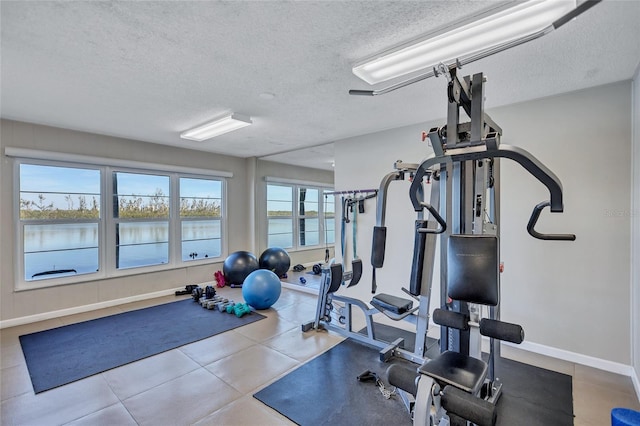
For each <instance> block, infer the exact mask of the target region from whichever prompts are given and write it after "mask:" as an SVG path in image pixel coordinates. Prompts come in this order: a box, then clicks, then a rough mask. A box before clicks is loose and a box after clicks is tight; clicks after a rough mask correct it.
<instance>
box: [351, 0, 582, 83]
mask: <svg viewBox="0 0 640 426" xmlns="http://www.w3.org/2000/svg"><path fill="white" fill-rule="evenodd" d="M575 7H576V0H530V1H527V2H524V3H523V2H516V3H515V4H513V5H509V6H508V7H507V8H506V9H500V10H499V11H496V12H495V13H491V12H489V13H491V14H489V15H487V14H486V13H485V14H482V15H481V16H480V17H478V18H477V19H474V20H473V21H471V22H470V21H469V20H467V21H466V22H464V23H461V24H460V25H456V26H455V27H454V28H451V27H448V28H445V29H444V30H442V31H437V32H434V33H431V34H428V35H426V36H424V37H421V38H419V39H417V40H414V41H412V42H410V43H408V44H404V45H400V46H398V47H396V48H394V49H391V50H388V51H385V52H383V53H381V54H379V55H376V56H375V57H373V58H370V59H369V60H367V61H365V62H363V63H360V64H358V65H356V66H354V67H353V73H354V74H355V75H356V76H358V77H359V78H361V79H362V80H364V81H366V82H367V83H369V84H372V85H373V84H377V83H381V82H383V81H387V80H391V79H394V78H397V77H401V76H404V75H407V74H412V73H414V72H417V71H422V70H425V69H430V68H433V67H435V66H437V65H439V64H440V63H444V64H446V65H449V64H452V63H454V62H455V61H456V59H464V58H465V57H469V56H472V55H476V54H478V53H480V52H484V51H487V50H489V49H492V48H495V47H496V46H500V45H503V44H506V43H509V42H513V41H514V40H518V39H521V38H523V37H527V36H529V35H531V34H534V33H536V32H539V31H542V30H544V29H546V28H547V27H549V26H550V25H551V24H552V23H553V22H554V21H555V20H556V19H558V18H560V17H562V16H563V15H565V14H566V13H568V12H570V11H572V10H573V9H575Z"/></svg>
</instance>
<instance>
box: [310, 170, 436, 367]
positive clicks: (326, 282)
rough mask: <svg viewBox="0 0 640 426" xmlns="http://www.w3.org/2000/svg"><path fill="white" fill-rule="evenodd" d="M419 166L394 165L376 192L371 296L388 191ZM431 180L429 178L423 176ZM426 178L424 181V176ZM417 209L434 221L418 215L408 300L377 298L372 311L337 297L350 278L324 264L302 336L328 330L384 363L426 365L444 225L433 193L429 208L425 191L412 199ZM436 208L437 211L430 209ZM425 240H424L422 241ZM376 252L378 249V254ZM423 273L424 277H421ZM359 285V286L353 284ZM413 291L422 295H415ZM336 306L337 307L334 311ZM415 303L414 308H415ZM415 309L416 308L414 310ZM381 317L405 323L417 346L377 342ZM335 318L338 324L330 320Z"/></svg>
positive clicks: (380, 260)
mask: <svg viewBox="0 0 640 426" xmlns="http://www.w3.org/2000/svg"><path fill="white" fill-rule="evenodd" d="M417 168H418V164H407V163H403V162H402V161H397V162H396V163H395V164H394V169H395V170H394V171H393V172H391V173H389V174H387V175H386V176H385V177H384V178H383V179H382V181H381V183H380V188H379V189H378V199H377V205H376V227H375V234H374V243H373V244H374V249H373V251H372V255H371V263H372V265H373V267H374V271H373V282H372V292H374V293H375V291H376V287H377V285H376V281H375V268H380V267H382V266H383V262H384V243H385V238H386V228H385V226H384V224H385V217H386V210H387V195H388V191H389V185H390V184H391V183H392V182H395V181H401V180H405V179H411V178H413V176H414V174H415V173H416V170H417ZM427 174H428V175H430V173H427ZM423 176H424V175H423ZM416 196H417V197H419V200H420V203H422V204H423V205H425V206H426V207H425V208H426V209H427V210H428V211H430V212H431V213H432V215H434V218H435V219H431V220H424V213H423V209H421V210H420V211H419V212H417V217H418V219H417V221H416V226H417V229H419V230H420V234H419V235H420V238H419V239H418V238H416V241H415V244H416V246H415V247H414V256H413V264H412V269H411V271H412V272H411V277H410V283H409V288H410V290H406V289H404V288H403V290H404V291H405V292H406V293H407V294H408V295H410V296H411V298H412V299H405V298H401V297H397V296H393V295H390V294H377V295H374V296H373V298H372V300H371V306H372V307H370V306H369V305H367V304H366V303H365V302H363V301H361V300H359V299H355V298H352V297H347V296H343V295H338V294H335V293H336V292H337V291H338V290H339V289H340V287H341V284H342V283H344V282H345V280H348V279H349V278H351V276H350V275H349V274H350V273H351V272H344V271H343V267H342V264H340V263H335V262H334V263H327V264H325V265H323V268H322V284H321V286H320V294H319V295H318V302H317V308H316V316H315V318H314V320H313V321H310V322H308V323H305V324H303V325H302V331H304V332H306V331H309V330H311V329H316V330H332V331H335V332H337V333H340V334H342V335H343V336H345V337H350V338H352V339H355V340H358V341H360V342H364V343H368V344H370V345H372V346H374V347H377V348H379V349H380V359H381V360H382V361H388V360H389V359H390V358H391V357H392V356H395V357H398V358H404V359H407V360H410V361H412V362H414V363H422V362H424V360H425V359H426V358H425V354H426V352H427V350H428V349H429V345H428V339H427V331H428V324H429V300H430V296H431V294H430V293H431V279H432V276H433V274H432V271H433V262H434V260H435V244H436V239H435V235H436V234H438V233H441V232H443V231H444V227H443V225H444V220H443V219H442V218H441V217H440V216H439V215H438V211H437V206H438V203H439V202H440V197H439V195H438V191H437V189H435V190H432V191H431V197H430V203H427V202H425V201H424V191H423V190H422V188H420V189H419V190H418V192H417V194H416ZM433 205H435V207H434V206H433ZM423 236H424V237H423ZM427 239H429V240H430V241H431V244H429V245H427V247H428V248H429V249H428V251H427V253H426V254H425V241H427ZM375 247H378V249H377V250H376V248H375ZM352 269H353V273H354V277H356V275H355V274H356V271H358V273H357V279H358V281H359V279H360V276H361V269H362V267H361V266H360V267H359V268H358V267H357V266H356V265H354V266H353V268H352ZM425 269H426V271H427V273H424V274H423V271H424V270H425ZM356 284H357V282H356ZM351 285H354V280H353V279H352V280H351V281H350V286H351ZM415 289H423V290H422V291H416V290H415ZM335 302H337V303H339V304H341V305H342V306H341V307H339V308H338V307H337V304H335ZM416 302H417V304H416ZM414 305H415V306H414ZM353 307H356V308H359V309H360V311H362V313H363V315H364V319H365V323H366V327H365V329H364V331H363V332H359V331H358V330H354V328H353V327H354V323H353ZM376 314H384V315H385V316H386V317H387V318H389V319H391V320H393V321H406V322H409V323H411V324H413V325H414V326H415V330H416V331H415V335H416V337H415V344H414V346H413V348H411V347H406V348H405V347H404V346H405V343H408V342H405V341H404V339H403V338H396V339H394V340H393V341H391V342H389V341H387V340H383V339H381V338H380V337H379V336H378V333H377V328H378V326H379V324H377V323H376V322H375V321H374V315H376ZM336 316H337V317H338V318H337V323H336V321H335V318H334V317H336Z"/></svg>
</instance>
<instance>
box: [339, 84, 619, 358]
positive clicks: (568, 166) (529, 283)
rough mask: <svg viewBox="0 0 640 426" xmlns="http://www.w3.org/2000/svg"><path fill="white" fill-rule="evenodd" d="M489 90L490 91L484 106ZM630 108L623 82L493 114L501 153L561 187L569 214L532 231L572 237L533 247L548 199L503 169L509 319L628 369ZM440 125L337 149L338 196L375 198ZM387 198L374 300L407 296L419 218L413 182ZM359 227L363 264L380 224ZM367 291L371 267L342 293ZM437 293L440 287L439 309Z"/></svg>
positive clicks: (537, 337)
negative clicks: (538, 210) (529, 161)
mask: <svg viewBox="0 0 640 426" xmlns="http://www.w3.org/2000/svg"><path fill="white" fill-rule="evenodd" d="M489 81H490V82H491V81H492V80H491V79H489ZM493 84H498V83H496V82H495V81H494V82H493ZM491 87H492V86H491V83H489V84H487V86H486V93H487V97H488V98H490V97H491ZM435 101H440V102H446V98H445V97H444V96H441V97H439V98H437V99H435ZM630 103H631V84H630V82H629V81H626V82H620V83H615V84H611V85H607V86H602V87H596V88H592V89H588V90H584V91H579V92H574V93H569V94H565V95H560V96H555V97H550V98H545V99H540V100H535V101H530V102H524V103H519V104H515V105H509V106H506V107H501V108H496V109H493V110H490V111H489V113H490V114H491V117H492V118H493V119H494V120H495V121H496V122H497V123H498V124H499V125H500V126H501V127H502V129H503V138H502V142H503V143H505V144H511V145H516V146H520V147H522V148H525V149H527V150H529V151H530V152H531V153H532V154H533V155H535V156H536V157H537V158H538V159H539V160H540V161H542V162H543V163H545V164H546V165H547V166H548V167H549V168H550V169H551V170H552V171H554V173H556V174H557V175H558V177H559V178H560V180H561V181H562V183H563V185H564V191H565V200H564V204H565V212H564V213H563V214H550V213H549V212H548V209H546V210H545V211H544V212H543V214H542V217H541V219H540V222H539V225H538V227H537V228H538V229H539V230H540V231H541V232H548V233H569V232H570V233H575V234H576V235H577V240H576V241H575V242H572V243H568V242H555V241H540V240H535V239H533V238H531V237H530V236H529V235H528V234H527V231H526V225H527V222H528V219H529V216H530V214H531V210H532V208H533V206H535V205H536V204H537V203H538V202H540V201H542V200H545V199H548V193H547V192H546V190H545V188H544V187H543V186H542V185H541V184H540V183H539V182H537V181H536V180H535V179H534V178H533V177H532V176H530V175H529V174H528V173H527V172H526V171H524V170H523V169H522V168H521V167H520V166H518V165H517V164H515V163H513V162H509V161H508V160H502V161H501V167H502V176H501V181H502V191H501V195H502V205H501V219H502V223H501V229H502V233H501V249H502V250H501V252H502V256H501V257H502V260H503V261H504V262H505V265H506V268H505V272H504V273H503V274H502V280H501V281H502V318H503V319H504V320H505V321H510V322H516V323H520V324H522V326H523V327H524V329H525V333H526V341H527V342H531V343H537V344H540V345H545V346H547V347H551V348H557V349H562V350H565V351H570V352H573V353H578V354H583V355H586V356H589V357H594V358H597V359H603V360H608V361H612V362H616V363H621V364H624V365H631V357H630V353H631V349H630V338H629V336H630V323H631V312H630V303H629V300H630V296H631V286H630V272H629V271H630V269H631V259H630V239H629V229H630V226H631V224H630V217H629V215H625V214H622V215H619V214H618V212H620V211H622V212H625V211H629V209H630V197H629V194H630V192H631V186H630V182H631V170H630V161H629V158H630V154H631V114H630V111H629V105H630ZM443 124H444V120H439V121H435V122H431V123H425V124H423V125H416V126H409V127H404V128H399V129H393V130H389V131H386V132H380V133H375V134H369V135H364V136H360V137H355V138H350V139H346V140H342V141H338V142H336V148H339V149H336V168H335V174H336V177H335V182H336V183H335V187H336V189H337V190H340V189H343V188H344V189H346V188H352V187H360V188H370V187H377V185H379V182H380V179H382V177H383V175H384V174H385V173H387V172H388V171H390V170H391V169H392V165H393V162H394V161H395V160H398V159H401V160H403V161H405V162H407V163H416V162H420V161H422V159H424V157H426V156H427V155H428V154H429V153H430V148H428V147H427V146H426V144H423V143H421V142H420V131H422V130H428V129H429V128H430V127H431V126H433V125H436V126H441V125H443ZM354 159H357V161H354ZM389 197H390V198H389V203H388V204H389V210H388V212H387V225H388V231H387V251H386V259H385V267H384V268H382V269H381V270H379V272H377V277H376V278H377V282H378V291H379V292H385V293H392V294H397V295H399V296H402V293H401V292H400V287H401V286H407V285H408V278H409V272H410V267H411V266H410V265H411V255H412V250H413V229H412V226H413V220H414V219H415V214H414V213H413V211H412V208H411V205H410V202H409V199H408V183H406V182H405V183H392V186H391V191H390V194H389ZM358 221H359V224H358V226H359V230H362V232H360V233H359V235H358V248H359V252H360V253H361V254H360V256H361V257H362V258H368V254H367V253H370V249H371V232H370V230H371V227H372V226H373V224H374V223H375V214H369V215H363V216H359V217H358ZM361 224H362V226H361ZM367 226H368V229H369V232H366V231H365V229H367ZM370 280H371V268H365V271H364V276H363V279H362V281H361V284H359V285H358V286H356V287H353V288H350V289H348V290H347V291H346V293H347V294H348V295H353V296H355V297H358V298H361V299H363V300H369V298H370V290H371V288H370V285H369V284H367V283H368V282H370ZM438 285H439V282H438V280H437V279H434V292H433V296H434V297H433V299H432V304H431V308H432V309H433V308H434V307H435V306H436V305H437V303H436V302H437V300H438Z"/></svg>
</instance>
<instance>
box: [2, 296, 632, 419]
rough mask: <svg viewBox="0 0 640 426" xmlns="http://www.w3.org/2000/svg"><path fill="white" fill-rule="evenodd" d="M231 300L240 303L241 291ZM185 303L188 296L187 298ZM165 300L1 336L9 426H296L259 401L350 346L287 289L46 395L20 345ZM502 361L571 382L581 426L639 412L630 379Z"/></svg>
mask: <svg viewBox="0 0 640 426" xmlns="http://www.w3.org/2000/svg"><path fill="white" fill-rule="evenodd" d="M222 291H224V292H225V293H226V294H228V295H229V296H231V297H234V298H235V299H236V300H239V299H240V298H241V297H240V289H231V288H225V289H223V290H222ZM184 297H186V296H184ZM175 299H176V297H174V296H170V297H164V298H158V299H153V300H148V301H143V302H136V303H130V304H127V305H122V306H118V307H113V308H109V309H103V310H99V311H95V312H91V313H84V314H78V315H72V316H68V317H63V318H58V319H54V320H48V321H42V322H39V323H34V324H28V325H24V326H20V327H13V328H8V329H4V330H1V331H0V343H1V345H0V347H1V350H2V351H1V353H0V356H1V358H0V360H1V362H0V366H1V376H0V380H1V388H0V396H1V400H2V405H1V406H0V411H1V421H0V423H1V424H2V425H4V426H9V425H37V426H46V425H62V424H69V425H92V426H93V425H118V426H120V425H135V424H140V425H183V424H184V425H186V424H197V425H214V424H215V425H288V424H291V422H290V421H289V420H287V419H286V418H284V417H283V416H281V415H280V414H279V413H277V412H275V411H273V410H272V409H270V408H268V407H267V406H265V405H263V404H262V403H260V402H259V401H257V400H256V399H254V398H253V397H252V395H253V393H255V392H256V391H257V390H259V389H261V388H263V387H266V386H267V385H268V384H270V383H271V382H273V381H275V380H277V379H278V378H280V377H282V376H284V375H285V374H287V373H288V372H290V371H291V370H293V369H295V368H297V367H298V366H300V365H302V364H303V363H305V362H306V361H308V360H310V359H311V358H313V357H314V356H316V355H318V354H320V353H322V352H324V351H326V350H327V349H329V348H330V347H332V346H334V345H336V344H338V343H339V342H340V341H341V340H342V338H341V337H339V336H336V335H333V334H328V333H316V332H309V333H304V334H303V333H302V332H301V331H300V324H301V323H302V322H304V321H307V320H310V319H311V318H312V317H313V316H314V314H315V296H313V295H311V294H308V293H304V292H301V291H296V290H291V289H286V288H285V289H283V292H282V296H281V297H280V300H278V302H277V303H276V304H275V305H274V306H273V308H272V309H269V310H267V311H264V313H265V315H266V316H267V318H266V319H264V320H261V321H258V322H256V323H253V324H249V325H246V326H244V327H240V328H237V329H235V330H231V331H228V332H226V333H222V334H219V335H217V336H213V337H211V338H208V339H205V340H201V341H199V342H196V343H192V344H189V345H186V346H182V347H180V348H178V349H174V350H171V351H168V352H165V353H162V354H160V355H156V356H153V357H150V358H147V359H144V360H141V361H138V362H135V363H132V364H129V365H125V366H122V367H119V368H115V369H113V370H110V371H107V372H104V373H102V374H98V375H95V376H92V377H89V378H87V379H84V380H80V381H77V382H75V383H71V384H69V385H66V386H62V387H60V388H56V389H53V390H50V391H47V392H43V393H41V394H39V395H35V394H34V393H33V390H32V387H31V382H30V380H29V375H28V372H27V368H26V365H25V361H24V357H23V355H22V350H21V348H20V343H19V340H18V336H20V335H21V334H25V333H30V332H34V331H39V330H46V329H49V328H53V327H59V326H61V325H65V324H70V323H74V322H79V321H85V320H87V319H91V318H97V317H102V316H107V315H112V314H115V313H119V312H123V311H127V310H132V309H139V308H142V307H146V306H151V305H155V304H160V303H167V302H171V301H174V300H175ZM503 355H504V356H507V357H510V358H514V359H518V360H522V361H524V362H528V363H530V364H534V365H538V366H541V367H544V368H549V369H552V370H556V371H560V372H563V373H566V374H570V375H572V376H573V378H574V381H573V384H574V387H573V396H574V412H575V415H576V419H575V425H578V426H595V425H598V426H602V425H607V424H609V423H610V420H609V416H610V414H609V413H610V410H611V408H613V407H617V406H626V407H630V408H635V409H638V410H640V404H639V402H638V399H637V398H636V396H635V393H634V391H633V385H632V383H631V380H630V379H629V378H628V377H623V376H618V375H615V374H611V373H607V372H603V371H600V370H595V369H592V368H588V367H584V366H581V365H577V364H573V363H569V362H564V361H559V360H556V359H551V358H547V357H542V356H537V355H534V354H530V353H526V352H523V351H519V350H517V349H513V348H505V350H503Z"/></svg>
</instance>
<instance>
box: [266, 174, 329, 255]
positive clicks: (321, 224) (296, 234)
mask: <svg viewBox="0 0 640 426" xmlns="http://www.w3.org/2000/svg"><path fill="white" fill-rule="evenodd" d="M269 185H275V186H284V187H288V188H289V189H290V190H291V191H292V201H291V212H292V216H286V217H284V216H283V218H290V219H291V221H292V230H293V245H292V247H283V248H285V249H286V250H288V251H304V250H317V249H321V248H325V247H326V246H331V247H333V246H335V238H334V242H333V243H327V242H326V225H325V221H326V219H327V217H326V214H325V211H324V209H325V202H324V197H325V192H327V191H333V186H332V185H329V184H323V183H316V182H299V181H289V180H285V179H283V180H280V179H277V178H267V179H266V185H265V198H264V200H265V203H264V206H265V215H264V218H265V222H266V223H265V232H264V235H265V244H266V246H267V247H268V246H269V235H270V234H269V208H268V205H267V204H268V201H269V200H268V192H269ZM301 188H306V189H314V190H317V191H318V201H317V202H318V217H317V218H318V232H319V234H320V235H319V238H318V244H315V245H301V244H300V235H301V234H300V219H312V217H307V216H306V215H301V214H300V189H301ZM305 201H309V200H305ZM333 218H334V220H335V200H334V212H333ZM334 232H335V231H334Z"/></svg>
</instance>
